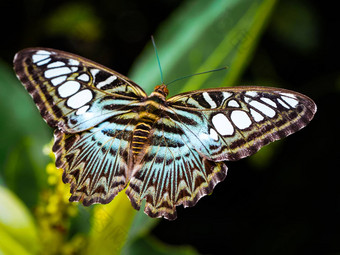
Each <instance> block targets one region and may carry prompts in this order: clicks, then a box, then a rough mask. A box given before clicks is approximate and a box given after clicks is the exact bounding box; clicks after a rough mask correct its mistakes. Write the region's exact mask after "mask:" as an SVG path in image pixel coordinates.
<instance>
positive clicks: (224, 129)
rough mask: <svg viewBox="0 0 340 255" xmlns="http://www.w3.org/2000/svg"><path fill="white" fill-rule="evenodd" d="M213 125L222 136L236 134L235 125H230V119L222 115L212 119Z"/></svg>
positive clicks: (219, 114)
mask: <svg viewBox="0 0 340 255" xmlns="http://www.w3.org/2000/svg"><path fill="white" fill-rule="evenodd" d="M211 122H212V124H213V125H214V127H215V129H216V130H217V132H219V133H220V134H221V135H232V134H233V133H234V128H233V125H232V124H231V123H230V121H229V120H228V118H227V117H226V116H225V115H224V114H222V113H218V114H216V115H215V116H213V117H212V119H211Z"/></svg>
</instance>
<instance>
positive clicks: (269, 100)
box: [260, 97, 277, 108]
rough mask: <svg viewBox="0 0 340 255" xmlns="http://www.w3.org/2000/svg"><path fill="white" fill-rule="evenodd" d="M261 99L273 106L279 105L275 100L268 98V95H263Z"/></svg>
mask: <svg viewBox="0 0 340 255" xmlns="http://www.w3.org/2000/svg"><path fill="white" fill-rule="evenodd" d="M260 99H261V100H262V101H263V102H265V103H267V104H269V105H271V106H273V107H275V108H277V105H276V103H275V102H274V101H273V100H271V99H269V98H266V97H261V98H260Z"/></svg>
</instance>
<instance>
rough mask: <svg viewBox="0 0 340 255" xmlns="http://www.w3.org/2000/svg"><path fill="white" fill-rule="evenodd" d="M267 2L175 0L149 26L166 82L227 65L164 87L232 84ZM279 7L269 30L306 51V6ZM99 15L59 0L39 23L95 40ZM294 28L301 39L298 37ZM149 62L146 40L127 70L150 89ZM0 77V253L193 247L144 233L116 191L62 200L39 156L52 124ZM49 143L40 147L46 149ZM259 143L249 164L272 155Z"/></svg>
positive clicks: (64, 189) (145, 223) (6, 73)
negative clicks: (86, 201)
mask: <svg viewBox="0 0 340 255" xmlns="http://www.w3.org/2000/svg"><path fill="white" fill-rule="evenodd" d="M275 4H276V1H275V0H229V1H224V0H216V1H185V2H183V3H182V5H181V6H180V7H179V8H178V9H177V10H176V11H175V12H174V13H173V14H172V15H171V16H170V17H169V19H168V20H167V21H165V22H164V23H163V24H161V25H160V26H159V28H158V31H157V33H156V34H155V39H156V43H157V45H158V52H159V57H160V60H161V64H162V66H163V70H164V76H165V82H169V81H170V80H172V79H175V78H178V77H181V76H184V75H187V74H193V73H197V72H201V71H206V70H210V69H214V68H218V67H223V66H225V65H227V66H228V67H229V69H228V70H227V71H221V72H218V73H213V74H211V73H210V74H206V75H202V76H199V77H192V78H190V79H188V80H185V81H181V82H182V83H183V86H172V85H171V87H170V91H171V93H172V94H176V93H179V92H181V91H188V90H194V89H200V88H206V87H217V86H220V85H221V86H222V85H223V86H230V85H233V84H235V83H236V81H237V79H238V78H239V76H240V75H241V73H242V71H243V70H244V69H245V68H246V67H247V64H248V62H249V59H250V58H251V56H252V53H253V51H254V49H255V47H256V45H257V42H258V41H259V38H260V36H261V32H262V31H263V29H264V28H265V27H266V24H267V21H268V19H269V17H270V15H271V13H272V11H273V9H274V7H275ZM296 8H297V9H296ZM292 10H293V11H292ZM301 10H302V11H301ZM286 11H289V12H290V13H292V16H291V17H292V19H291V20H290V21H291V22H287V20H282V17H283V16H284V15H282V16H280V15H279V16H277V17H273V21H274V22H273V25H272V27H271V29H274V30H275V31H277V33H279V34H280V37H281V38H282V39H283V40H284V41H285V42H287V44H289V45H291V46H292V47H293V46H294V47H300V48H301V49H303V51H309V50H312V49H313V48H314V47H315V45H314V44H315V43H316V41H317V39H316V38H318V34H317V29H315V27H316V26H315V25H314V24H312V25H310V23H313V21H314V20H315V19H314V16H313V12H310V11H308V10H306V9H305V8H304V7H303V5H297V6H296V5H294V8H293V7H292V6H291V5H290V3H289V2H288V3H285V4H283V7H282V8H281V9H280V12H286ZM301 13H303V15H301ZM98 15H99V14H98V13H96V12H95V10H94V8H93V7H92V6H91V5H89V4H85V3H80V2H79V3H73V2H70V3H64V4H63V5H60V6H59V7H58V8H56V9H55V10H53V11H51V12H50V14H49V16H48V17H47V18H46V19H45V23H44V25H43V26H44V30H45V32H46V34H51V35H53V36H58V37H65V38H68V39H70V40H76V41H77V40H83V41H88V42H94V41H98V40H100V39H101V38H102V37H103V36H104V35H103V31H102V30H101V26H100V25H101V19H100V17H99V16H98ZM301 30H303V31H305V33H307V35H308V36H307V37H308V38H310V40H305V38H306V36H301V33H300V31H301ZM296 45H298V46H296ZM262 68H263V69H266V67H265V66H262ZM156 70H158V67H157V62H156V58H155V55H154V52H153V49H152V47H151V43H149V44H148V45H147V46H146V48H145V50H144V51H143V53H142V54H141V55H140V57H139V58H138V59H137V60H136V62H135V64H134V65H133V67H132V69H131V72H130V77H131V78H132V79H133V80H134V81H136V82H137V83H139V84H141V85H142V86H143V88H144V89H145V90H146V91H148V92H150V91H151V90H152V89H153V87H154V86H155V85H156V84H159V83H160V78H159V77H160V76H159V73H158V71H156ZM0 84H2V85H1V86H0V117H1V119H2V120H3V122H2V123H3V124H2V125H1V126H0V134H2V135H1V143H0V181H1V182H0V184H1V186H0V201H1V203H0V236H1V238H0V254H1V253H3V254H38V253H40V254H93V253H100V254H119V253H123V254H197V251H195V249H193V248H192V247H188V246H179V247H175V246H168V245H165V244H163V243H161V242H160V241H158V240H155V239H154V238H153V237H151V236H150V235H149V232H150V229H152V227H153V226H155V224H157V223H158V222H159V220H157V219H151V218H148V217H147V216H145V215H144V213H143V212H142V211H141V212H136V211H135V210H133V209H132V207H131V205H130V202H129V200H128V198H127V197H126V195H125V194H124V192H121V193H120V194H119V195H118V196H117V197H116V198H115V199H114V201H113V202H111V203H110V204H108V205H97V206H93V207H91V208H84V207H82V206H81V205H77V204H71V203H69V202H68V197H69V185H65V184H63V183H62V181H61V170H58V169H56V168H55V166H54V164H53V163H48V162H49V159H48V157H47V156H46V155H44V154H43V149H42V148H43V145H44V144H46V143H48V140H49V139H50V137H51V134H52V132H51V130H50V129H49V128H48V127H47V126H46V125H45V124H44V123H43V121H42V118H41V117H40V116H39V113H38V111H37V110H36V109H35V106H34V104H33V102H32V100H31V99H30V97H29V95H28V93H27V92H26V91H24V89H23V88H22V87H20V85H19V81H18V80H17V79H16V78H15V77H14V74H13V72H12V70H11V69H10V68H9V67H8V66H6V65H5V64H4V63H0ZM8 95H10V96H8ZM9 109H10V110H9ZM274 146H277V145H274ZM50 147H51V145H49V147H47V148H48V149H46V148H45V152H46V151H48V153H47V154H50V153H49V152H50ZM266 148H267V149H265V150H263V152H262V153H260V154H259V156H257V158H256V157H254V162H255V163H256V160H257V162H258V165H261V164H262V163H263V162H267V160H268V157H270V155H271V154H272V150H271V149H268V148H270V147H266ZM45 154H46V153H45ZM50 157H52V158H53V156H52V155H50ZM50 161H51V160H50Z"/></svg>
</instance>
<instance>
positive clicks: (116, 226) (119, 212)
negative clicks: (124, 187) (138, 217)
mask: <svg viewBox="0 0 340 255" xmlns="http://www.w3.org/2000/svg"><path fill="white" fill-rule="evenodd" d="M135 214H136V210H135V209H133V208H132V206H131V203H130V201H129V199H128V198H127V196H126V194H125V192H124V191H121V192H120V193H119V194H118V195H117V196H116V197H115V199H114V200H113V201H112V202H111V203H110V204H108V205H97V206H96V207H95V208H94V212H93V217H92V224H91V230H90V237H89V244H88V248H87V251H86V254H96V253H98V251H100V254H102V255H105V254H108V255H109V254H110V255H111V254H119V253H120V250H121V249H122V247H123V245H124V243H125V242H126V240H127V238H128V234H129V228H130V226H131V222H132V220H133V218H134V215H135Z"/></svg>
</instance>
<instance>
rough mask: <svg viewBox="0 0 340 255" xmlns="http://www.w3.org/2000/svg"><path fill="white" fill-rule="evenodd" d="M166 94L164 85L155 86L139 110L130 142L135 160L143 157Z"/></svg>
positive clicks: (166, 90) (159, 116)
mask: <svg viewBox="0 0 340 255" xmlns="http://www.w3.org/2000/svg"><path fill="white" fill-rule="evenodd" d="M168 93H169V91H168V89H167V87H166V85H164V84H163V85H159V86H156V87H155V90H154V91H153V92H152V93H151V95H150V96H149V97H148V98H147V99H146V100H145V102H144V104H143V106H141V107H140V109H139V113H138V117H137V125H136V126H135V128H134V131H133V135H132V142H131V152H132V154H133V156H134V158H135V160H136V159H137V157H138V156H140V155H143V154H144V153H145V150H146V149H147V147H148V144H149V141H150V137H151V136H152V127H153V126H154V124H155V123H156V122H157V121H158V120H159V119H160V118H161V117H162V116H161V113H162V108H163V107H164V104H165V101H166V96H167V95H168Z"/></svg>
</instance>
